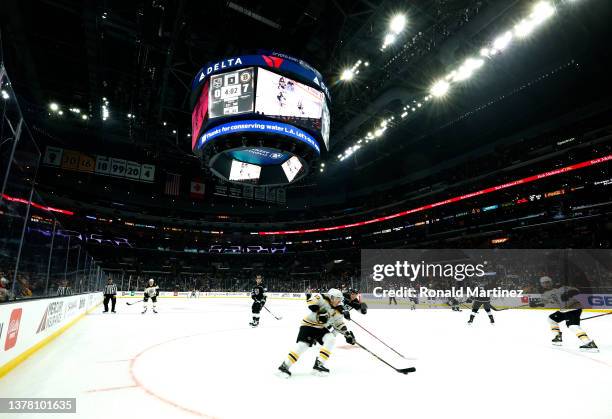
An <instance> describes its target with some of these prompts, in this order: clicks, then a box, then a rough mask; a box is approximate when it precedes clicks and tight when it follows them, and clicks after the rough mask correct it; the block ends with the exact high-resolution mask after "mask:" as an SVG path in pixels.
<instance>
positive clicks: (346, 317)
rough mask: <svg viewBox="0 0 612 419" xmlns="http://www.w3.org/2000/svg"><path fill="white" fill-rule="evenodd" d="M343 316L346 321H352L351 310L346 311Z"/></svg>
mask: <svg viewBox="0 0 612 419" xmlns="http://www.w3.org/2000/svg"><path fill="white" fill-rule="evenodd" d="M342 315H343V316H344V318H345V319H347V320H350V319H351V312H350V311H349V310H344V311H343V312H342Z"/></svg>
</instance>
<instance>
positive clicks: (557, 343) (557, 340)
mask: <svg viewBox="0 0 612 419" xmlns="http://www.w3.org/2000/svg"><path fill="white" fill-rule="evenodd" d="M551 342H552V344H553V345H555V346H561V345H562V344H563V338H562V337H561V333H558V334H557V336H555V338H554V339H553V340H552V341H551Z"/></svg>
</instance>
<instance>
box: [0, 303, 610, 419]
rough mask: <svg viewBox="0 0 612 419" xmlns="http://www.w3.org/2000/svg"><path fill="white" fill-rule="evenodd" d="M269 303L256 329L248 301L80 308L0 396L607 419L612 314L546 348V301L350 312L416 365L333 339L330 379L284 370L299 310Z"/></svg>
mask: <svg viewBox="0 0 612 419" xmlns="http://www.w3.org/2000/svg"><path fill="white" fill-rule="evenodd" d="M268 306H269V308H270V309H272V310H273V311H275V312H277V313H278V314H281V315H282V316H283V319H282V320H280V321H277V320H274V319H273V318H272V317H271V316H270V315H269V314H268V313H267V312H265V311H264V312H262V320H261V326H260V327H259V328H257V329H252V328H251V327H249V326H248V322H249V321H250V302H249V300H247V299H199V300H189V299H175V300H174V299H161V300H160V302H159V303H158V307H159V314H153V313H151V312H150V311H149V312H148V313H146V314H145V315H142V314H140V304H138V305H134V306H130V307H128V306H126V304H125V300H121V299H120V300H119V301H118V310H119V313H118V314H115V315H112V314H102V313H101V312H100V310H98V311H96V312H94V313H92V314H90V315H87V316H86V317H85V318H84V319H83V320H81V321H79V322H78V323H77V324H76V325H74V326H73V327H72V328H70V329H69V330H68V331H66V332H65V333H64V334H63V335H61V336H60V337H58V338H57V339H56V340H54V341H53V342H51V343H50V344H49V345H47V346H45V347H44V348H42V349H41V350H40V351H38V352H37V353H35V354H34V355H33V356H32V357H30V358H29V359H27V360H26V361H25V362H24V363H22V364H21V365H19V366H18V367H17V368H16V369H15V370H13V371H12V372H11V373H9V374H8V375H7V376H5V377H4V378H3V379H1V380H0V397H76V398H77V415H74V414H66V415H63V416H62V415H52V414H44V415H36V416H34V415H17V414H11V415H8V416H7V418H10V419H13V418H14V419H17V418H25V417H27V418H32V417H41V418H45V419H47V418H53V417H66V418H73V419H74V418H88V419H89V418H92V419H93V418H104V419H109V418H111V419H123V418H130V419H131V418H147V419H153V418H190V417H209V418H211V417H214V418H220V419H259V418H262V419H263V418H265V419H268V418H270V419H272V418H279V419H281V418H282V419H285V418H291V419H301V418H308V419H312V418H313V417H322V416H327V417H338V416H342V417H350V418H351V419H361V418H385V419H392V418H444V417H446V418H453V419H462V418H466V419H467V418H469V419H474V418H479V417H487V418H493V419H505V418H513V419H516V418H519V417H522V418H554V419H566V418H567V419H570V418H571V419H576V418H588V419H610V418H612V316H610V317H603V318H601V319H594V320H589V321H588V322H585V323H584V325H583V326H584V328H585V329H586V331H587V332H588V333H589V334H590V335H591V336H592V337H593V338H595V340H596V342H597V344H598V345H599V346H600V348H601V352H600V353H597V354H593V353H583V352H580V351H578V349H577V347H578V346H579V341H578V339H577V338H576V337H575V336H573V334H572V333H571V332H569V331H567V330H566V329H565V326H563V331H564V332H566V333H564V338H565V342H564V346H563V347H562V348H554V347H552V346H551V345H550V339H551V334H550V332H549V330H548V324H547V322H546V316H547V315H548V312H547V311H518V310H513V311H503V312H499V313H496V320H497V324H495V325H494V326H491V325H489V323H488V319H487V318H486V316H485V315H484V313H481V314H479V316H478V317H477V318H476V320H475V324H474V325H472V326H471V327H468V326H467V325H466V324H465V323H466V320H467V317H468V311H466V310H463V311H462V312H461V313H455V312H452V311H450V310H417V311H409V310H370V311H369V313H368V314H367V315H366V316H362V315H361V314H358V313H354V314H353V316H354V319H355V320H357V321H358V322H359V323H360V324H361V325H363V326H364V327H366V328H368V329H369V330H370V331H372V332H374V333H376V334H377V335H378V336H379V337H381V338H383V339H385V340H386V341H387V343H389V344H390V345H391V346H393V347H395V348H396V349H397V350H398V351H399V352H401V353H402V354H403V355H405V356H406V358H408V359H401V358H400V357H399V356H397V355H395V354H394V353H393V352H391V351H389V350H388V349H386V348H385V347H384V346H382V345H380V344H379V343H378V342H376V341H375V340H373V339H372V338H371V337H370V336H368V335H367V334H366V333H364V332H363V331H362V330H361V329H359V328H358V327H356V326H355V325H351V328H352V329H353V330H354V331H355V334H356V336H357V338H358V340H359V341H361V342H362V343H363V344H364V345H365V346H367V347H368V348H370V349H371V350H374V351H375V352H378V353H380V354H381V355H382V356H384V357H385V358H388V359H389V361H390V362H392V363H393V364H396V365H397V366H401V367H404V366H415V367H416V368H417V371H416V372H415V373H412V374H409V375H401V374H398V373H396V372H395V371H393V370H391V369H390V368H388V367H387V366H385V365H383V364H382V363H380V362H379V361H378V360H376V359H373V358H372V357H371V356H370V355H369V354H367V353H366V352H364V351H363V350H361V349H358V348H355V347H351V346H349V345H346V343H345V342H344V339H343V338H340V339H339V340H338V341H337V347H336V349H335V350H334V351H333V354H332V358H331V359H330V361H329V364H328V365H329V367H330V369H331V374H330V376H329V377H325V378H321V377H316V376H313V375H311V368H312V364H313V363H314V359H315V355H316V350H314V349H311V350H310V352H308V353H307V354H305V355H303V356H302V357H301V359H300V360H299V362H298V363H297V364H296V365H295V366H294V367H293V369H292V372H293V376H292V377H291V378H290V379H282V378H279V377H277V376H276V375H275V371H276V368H277V367H278V365H279V364H280V363H281V361H283V360H284V359H285V357H286V355H287V352H288V351H289V350H290V349H292V348H293V346H294V343H295V338H296V335H297V331H298V326H299V320H300V318H301V317H302V316H303V315H304V314H305V312H306V311H305V310H306V308H305V305H304V303H303V302H301V301H285V300H271V301H269V302H268ZM585 315H586V314H585ZM326 409H329V410H326Z"/></svg>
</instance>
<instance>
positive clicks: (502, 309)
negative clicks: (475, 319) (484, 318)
mask: <svg viewBox="0 0 612 419" xmlns="http://www.w3.org/2000/svg"><path fill="white" fill-rule="evenodd" d="M523 307H529V304H523V305H522V306H516V307H507V308H496V307H494V306H491V308H492V309H493V311H506V310H512V309H514V308H523Z"/></svg>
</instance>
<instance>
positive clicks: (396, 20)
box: [389, 14, 406, 35]
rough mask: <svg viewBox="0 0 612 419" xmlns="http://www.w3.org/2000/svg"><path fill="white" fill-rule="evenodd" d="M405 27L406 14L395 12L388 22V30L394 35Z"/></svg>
mask: <svg viewBox="0 0 612 419" xmlns="http://www.w3.org/2000/svg"><path fill="white" fill-rule="evenodd" d="M405 27H406V16H405V15H403V14H397V15H395V16H393V18H392V19H391V21H390V22H389V30H390V31H391V33H394V34H396V35H398V34H400V33H401V32H402V31H403V30H404V28H405Z"/></svg>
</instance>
